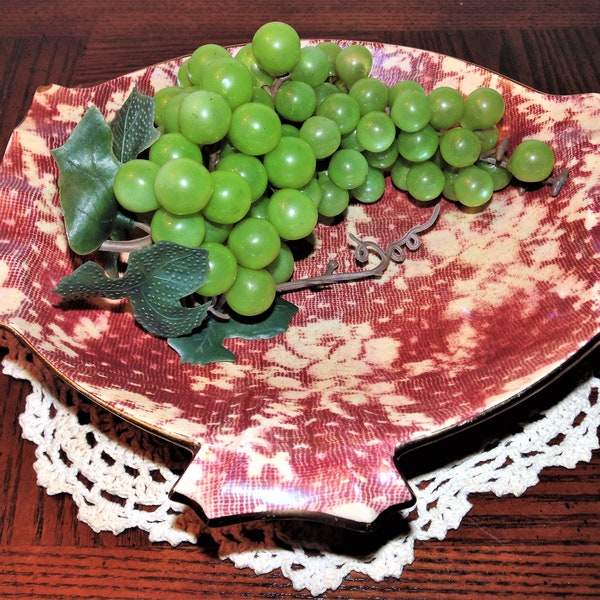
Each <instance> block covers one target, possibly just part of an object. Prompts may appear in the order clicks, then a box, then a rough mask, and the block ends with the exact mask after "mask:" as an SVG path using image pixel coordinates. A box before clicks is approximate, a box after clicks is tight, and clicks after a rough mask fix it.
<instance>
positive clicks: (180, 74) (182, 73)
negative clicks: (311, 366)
mask: <svg viewBox="0 0 600 600" xmlns="http://www.w3.org/2000/svg"><path fill="white" fill-rule="evenodd" d="M188 65H189V59H186V60H184V61H183V62H182V63H181V65H180V66H179V69H178V70H177V83H178V84H179V86H180V87H182V88H184V87H188V86H190V85H192V83H191V81H190V76H189V71H188Z"/></svg>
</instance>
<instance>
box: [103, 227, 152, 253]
mask: <svg viewBox="0 0 600 600" xmlns="http://www.w3.org/2000/svg"><path fill="white" fill-rule="evenodd" d="M134 226H135V228H136V229H140V230H141V231H143V232H144V233H145V234H146V235H144V236H142V237H139V238H134V239H131V240H106V241H105V242H103V243H102V245H101V246H100V248H98V249H99V250H102V251H103V252H133V251H134V250H139V249H140V248H147V247H148V246H150V245H151V244H152V238H151V237H150V227H149V226H148V225H147V224H146V223H141V222H140V221H135V222H134Z"/></svg>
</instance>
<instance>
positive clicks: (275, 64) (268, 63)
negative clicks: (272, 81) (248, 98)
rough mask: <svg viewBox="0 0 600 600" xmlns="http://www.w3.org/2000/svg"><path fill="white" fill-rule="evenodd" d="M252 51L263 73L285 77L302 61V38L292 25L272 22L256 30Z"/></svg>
mask: <svg viewBox="0 0 600 600" xmlns="http://www.w3.org/2000/svg"><path fill="white" fill-rule="evenodd" d="M252 50H253V52H254V56H255V58H256V62H257V64H258V65H259V67H260V68H261V69H263V71H266V72H267V73H269V74H270V75H273V76H275V77H277V76H279V75H285V74H286V73H289V72H290V71H292V70H293V69H294V67H295V66H296V64H297V63H298V61H299V60H300V37H299V36H298V33H297V32H296V30H295V29H294V28H293V27H291V26H290V25H287V24H286V23H281V22H279V21H272V22H270V23H265V24H264V25H262V26H261V27H259V28H258V29H257V30H256V32H255V34H254V36H253V37H252Z"/></svg>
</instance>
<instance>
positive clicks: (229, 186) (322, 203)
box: [114, 22, 554, 316]
mask: <svg viewBox="0 0 600 600" xmlns="http://www.w3.org/2000/svg"><path fill="white" fill-rule="evenodd" d="M372 63H373V57H372V55H371V53H370V51H369V50H368V49H367V48H366V47H364V46H362V45H359V44H357V45H350V46H347V47H343V48H342V47H341V46H340V45H338V44H337V43H334V42H322V43H318V44H316V45H314V46H306V47H301V44H300V38H299V36H298V34H297V32H296V31H295V30H294V29H293V28H292V27H290V26H289V25H286V24H285V23H280V22H272V23H267V24H266V25H263V26H262V27H261V28H260V29H258V30H257V32H256V33H255V35H254V37H253V39H252V42H251V43H249V44H247V45H246V46H244V47H243V48H241V49H240V50H239V52H238V53H237V55H236V56H235V57H233V56H232V55H231V54H230V53H229V52H228V51H227V50H226V49H225V48H223V47H222V46H219V45H216V44H205V45H203V46H201V47H199V48H198V49H197V50H196V51H195V52H194V53H193V54H192V55H191V56H190V57H189V58H188V59H186V60H185V61H184V62H183V64H182V65H181V68H180V70H179V73H178V84H177V85H174V86H171V87H167V88H165V89H162V90H160V91H158V92H157V93H156V95H155V98H154V99H155V121H156V125H157V127H158V128H159V129H160V131H161V136H160V138H159V139H158V140H157V141H156V142H155V143H154V144H153V146H152V147H151V148H150V150H149V154H148V157H147V158H138V159H135V160H132V161H130V162H128V163H125V165H123V167H122V168H121V169H120V171H119V172H118V174H117V176H116V178H115V183H114V189H115V196H116V198H117V200H118V201H119V202H120V203H121V205H122V206H123V207H124V208H125V209H127V210H128V211H131V212H133V213H136V214H140V213H145V214H149V215H151V220H150V230H151V236H152V239H153V240H154V241H159V240H170V241H173V242H177V243H179V244H182V245H185V246H189V247H201V248H205V249H206V250H207V251H208V262H209V272H208V278H207V281H206V282H205V283H204V285H203V286H202V287H201V288H200V289H199V290H198V293H199V294H200V295H202V296H208V297H212V296H220V295H224V296H225V300H226V302H227V304H228V305H229V306H230V308H231V309H233V310H234V311H236V312H237V313H239V314H241V315H245V316H254V315H258V314H261V313H263V312H264V311H266V310H267V309H268V308H269V307H270V306H271V304H272V303H273V300H274V298H275V294H276V285H277V284H279V283H283V282H285V281H287V280H289V279H290V278H291V276H292V274H293V270H294V256H293V253H292V251H291V249H290V244H289V243H290V242H293V241H295V240H301V239H304V238H306V237H307V236H309V235H310V234H311V233H312V232H313V230H314V229H315V227H316V225H317V222H318V221H319V217H320V216H321V217H336V216H338V215H340V214H341V213H343V212H344V210H345V209H346V208H347V206H348V204H349V202H350V200H351V199H355V200H358V201H360V202H364V203H372V202H376V201H377V200H379V199H380V198H381V197H382V195H383V193H384V190H385V176H386V175H387V174H390V176H391V180H392V182H393V183H394V184H395V185H396V187H398V188H400V189H402V190H406V191H407V192H408V193H409V194H410V195H411V196H413V197H414V198H415V199H417V200H419V201H431V200H434V199H436V198H438V197H439V196H440V195H444V196H445V197H446V198H447V199H449V200H453V201H458V202H460V203H462V204H464V205H467V206H479V205H482V204H485V203H486V202H487V201H488V200H489V199H490V198H491V196H492V194H493V192H494V191H495V190H499V189H501V188H502V187H504V186H506V185H507V184H508V183H509V181H510V180H511V178H512V176H513V175H514V176H516V177H517V178H519V179H521V180H523V181H541V180H543V179H545V178H546V177H548V176H549V175H550V174H551V172H552V169H553V167H554V156H553V154H552V150H551V149H550V148H549V147H548V146H546V145H545V144H541V143H540V142H533V144H534V146H535V147H533V148H531V147H530V148H529V149H527V148H525V149H523V148H517V149H516V150H515V152H514V154H513V155H512V157H511V160H510V161H509V162H508V164H506V165H495V164H488V163H485V162H482V161H481V160H480V156H481V154H482V153H485V152H486V151H488V150H490V149H491V148H493V147H494V146H495V145H496V144H497V142H498V129H497V127H496V125H497V123H498V122H499V121H500V119H501V118H502V115H503V113H504V101H503V99H502V97H501V95H500V94H498V92H496V91H495V90H493V89H489V88H480V89H477V90H475V91H474V92H472V93H471V94H470V95H469V96H467V97H466V98H463V96H462V95H461V94H460V93H459V92H458V91H456V90H453V89H451V88H445V87H444V88H438V89H434V90H433V91H432V92H431V93H429V94H427V93H426V92H425V90H424V89H423V88H422V87H421V85H419V84H418V83H417V82H414V81H402V82H399V83H397V84H396V85H394V86H392V87H390V86H388V85H386V84H385V83H383V82H382V81H380V80H379V79H377V78H375V77H371V76H370V71H371V67H372ZM529 143H530V144H531V142H529ZM526 144H527V143H526ZM532 177H533V179H532Z"/></svg>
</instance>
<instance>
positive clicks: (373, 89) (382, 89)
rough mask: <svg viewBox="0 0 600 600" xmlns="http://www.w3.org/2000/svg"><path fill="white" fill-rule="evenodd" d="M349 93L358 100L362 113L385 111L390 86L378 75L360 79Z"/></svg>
mask: <svg viewBox="0 0 600 600" xmlns="http://www.w3.org/2000/svg"><path fill="white" fill-rule="evenodd" d="M348 94H349V95H350V96H352V97H353V98H355V99H356V101H357V102H358V106H359V108H360V114H361V115H366V114H367V113H369V112H372V111H384V110H385V109H386V107H387V106H388V96H389V88H388V86H387V85H385V83H383V82H382V81H380V80H379V79H377V78H376V77H363V78H362V79H359V80H358V81H356V82H355V83H354V85H353V86H352V87H351V88H350V91H349V92H348Z"/></svg>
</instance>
